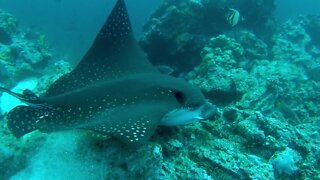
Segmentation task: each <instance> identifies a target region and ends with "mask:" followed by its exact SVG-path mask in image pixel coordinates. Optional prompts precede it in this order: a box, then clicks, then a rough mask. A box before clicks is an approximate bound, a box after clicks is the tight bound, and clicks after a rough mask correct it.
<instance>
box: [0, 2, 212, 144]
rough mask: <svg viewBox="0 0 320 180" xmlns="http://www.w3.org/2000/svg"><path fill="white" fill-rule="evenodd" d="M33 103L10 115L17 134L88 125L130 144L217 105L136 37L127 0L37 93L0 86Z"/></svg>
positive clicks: (199, 116) (203, 114) (198, 116)
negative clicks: (149, 54)
mask: <svg viewBox="0 0 320 180" xmlns="http://www.w3.org/2000/svg"><path fill="white" fill-rule="evenodd" d="M0 90H2V91H5V92H7V93H9V94H11V95H13V96H15V97H17V98H19V99H20V100H22V101H24V102H26V103H27V104H28V106H23V105H21V106H17V107H15V108H14V109H12V110H11V111H10V112H9V113H8V115H7V119H8V121H7V125H8V128H9V129H10V130H11V132H12V133H13V135H15V136H16V137H21V136H23V135H25V134H27V133H29V132H32V131H34V130H39V131H41V132H53V131H61V130H71V129H88V130H93V131H97V132H99V133H102V134H108V135H111V136H115V137H117V138H119V139H121V140H122V141H124V142H127V143H129V144H137V143H140V142H143V141H145V140H147V139H148V138H149V137H150V136H151V135H152V134H153V133H154V131H155V129H156V128H157V126H158V125H167V126H174V125H180V124H186V123H190V122H194V121H198V120H200V119H206V118H208V117H209V116H211V115H212V114H213V113H214V112H215V110H216V109H215V107H214V106H213V105H211V104H209V103H207V102H206V100H205V98H204V96H203V94H202V93H201V91H200V90H199V89H198V88H197V87H195V86H193V85H190V84H188V83H187V82H185V81H184V80H181V79H178V78H174V77H171V76H169V75H167V74H161V73H160V72H159V71H158V70H157V69H156V68H155V67H153V66H152V65H151V64H150V63H149V61H148V60H147V59H146V57H145V56H144V54H143V53H142V51H141V50H140V48H139V47H138V44H137V42H136V41H135V40H134V37H133V33H132V30H131V25H130V22H129V17H128V14H127V10H126V7H125V4H124V0H118V1H117V3H116V5H115V7H114V8H113V10H112V12H111V14H110V15H109V17H108V19H107V21H106V22H105V24H104V25H103V27H102V28H101V30H100V32H99V33H98V35H97V37H96V39H95V41H94V43H93V45H92V46H91V48H90V49H89V50H88V52H87V53H86V55H85V56H84V57H83V59H82V60H81V61H80V63H79V64H78V65H77V66H76V68H75V69H74V70H73V71H71V72H70V73H68V74H66V75H64V76H62V77H61V78H60V79H58V80H57V81H55V82H54V83H53V84H52V85H51V86H50V87H49V89H48V90H47V91H46V93H45V94H44V95H43V96H41V97H37V96H36V95H35V94H33V93H32V92H31V91H29V90H25V91H24V93H23V94H17V93H14V92H11V91H10V90H8V89H4V88H0Z"/></svg>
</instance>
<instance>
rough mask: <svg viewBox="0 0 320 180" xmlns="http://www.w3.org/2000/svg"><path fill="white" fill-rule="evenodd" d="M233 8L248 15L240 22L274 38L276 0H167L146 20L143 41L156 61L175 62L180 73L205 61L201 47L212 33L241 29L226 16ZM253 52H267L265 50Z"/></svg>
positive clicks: (261, 53) (244, 15)
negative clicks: (201, 56)
mask: <svg viewBox="0 0 320 180" xmlns="http://www.w3.org/2000/svg"><path fill="white" fill-rule="evenodd" d="M229 8H236V9H237V10H239V11H240V12H241V15H242V16H243V17H244V18H245V20H244V21H242V22H240V23H239V26H241V27H242V28H245V29H247V30H249V31H253V32H254V33H255V34H258V35H259V37H262V38H263V39H270V37H271V35H272V32H274V30H273V29H274V24H273V23H272V22H273V21H274V20H273V11H274V9H275V6H274V1H273V0H261V1H252V0H244V1H233V0H188V1H185V0H177V1H170V0H167V1H164V3H163V4H162V5H161V6H160V7H159V9H158V10H157V11H156V12H155V13H154V14H153V15H152V16H151V18H150V19H149V21H148V22H147V23H146V24H145V26H144V31H145V33H144V34H143V36H142V38H141V40H140V44H141V46H142V48H143V49H144V50H145V51H146V52H147V55H148V58H149V60H150V61H151V62H152V63H153V64H156V65H168V66H171V67H172V68H174V69H175V70H176V71H177V72H176V74H179V73H181V72H183V73H185V72H188V71H190V70H192V69H193V67H194V66H197V65H199V64H200V63H201V58H200V56H199V54H200V51H201V49H202V48H203V47H204V45H205V44H206V41H207V40H208V39H209V38H210V37H212V36H217V35H219V34H222V33H226V32H227V31H230V30H232V31H235V32H236V31H237V29H235V30H233V29H232V27H231V25H230V24H228V22H227V20H226V15H227V12H228V11H229ZM232 33H233V32H231V33H230V34H232ZM251 54H252V55H255V56H263V55H264V52H262V51H261V52H260V51H259V53H257V52H251Z"/></svg>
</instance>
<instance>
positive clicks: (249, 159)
mask: <svg viewBox="0 0 320 180" xmlns="http://www.w3.org/2000/svg"><path fill="white" fill-rule="evenodd" d="M248 2H250V3H251V6H247V4H246V3H248ZM233 3H240V4H241V3H244V5H243V7H242V6H239V9H240V8H246V7H250V8H251V7H252V6H253V7H255V9H253V11H252V12H248V11H244V10H243V9H241V11H242V12H244V15H246V14H249V13H256V14H255V15H254V17H253V16H252V15H251V16H252V18H253V19H250V20H248V22H247V23H246V22H243V24H242V25H241V26H243V27H245V28H244V29H241V30H237V33H236V35H232V34H230V33H225V34H220V33H221V32H224V31H225V30H226V29H228V28H230V27H228V26H227V24H225V22H222V21H224V17H223V16H221V14H220V13H219V12H220V11H223V9H224V8H225V7H230V6H231V5H232V4H233ZM268 3H270V4H271V5H270V4H269V5H268ZM272 4H273V1H254V2H252V1H249V0H247V1H241V2H238V1H237V2H235V1H228V0H220V1H217V0H216V1H205V0H190V1H180V0H178V1H172V2H171V1H170V2H169V1H165V3H164V5H163V6H162V7H160V8H159V10H158V11H157V12H156V13H155V14H154V15H153V18H151V20H150V21H149V23H148V24H147V25H146V34H145V36H144V37H143V39H142V41H141V44H142V45H143V46H144V48H145V49H146V50H147V52H148V53H149V54H148V56H150V57H151V59H152V61H153V63H155V64H162V63H163V64H169V65H171V66H174V67H175V68H176V69H178V70H179V71H180V70H181V69H180V68H182V69H183V68H185V69H188V68H186V67H189V68H191V67H192V66H193V65H195V64H199V65H198V66H197V67H196V68H194V69H193V70H192V71H191V72H189V73H188V74H187V75H186V77H187V78H188V81H189V82H190V83H193V84H195V85H197V86H199V87H200V88H201V89H202V90H203V91H204V92H205V95H206V96H207V97H208V99H209V101H212V102H213V103H214V104H216V105H218V106H219V113H218V114H217V115H216V117H214V118H213V119H209V120H205V121H202V122H198V123H195V124H190V125H186V126H180V127H174V128H166V127H160V128H158V129H157V132H156V133H155V134H154V136H153V137H152V139H151V140H150V142H147V143H146V144H144V145H142V146H139V147H134V148H132V147H127V146H126V145H124V144H121V143H119V142H118V141H116V140H114V139H113V138H111V137H108V136H101V135H97V134H95V133H94V132H87V131H81V130H77V131H65V132H58V133H51V134H43V133H40V132H33V133H30V134H28V135H27V136H24V137H23V138H21V139H16V138H14V137H12V135H11V134H10V132H8V130H7V129H6V127H5V126H1V127H0V134H1V137H3V138H1V139H0V179H8V178H12V179H36V178H38V179H41V178H44V177H46V178H48V179H50V178H55V179H138V178H139V179H294V178H295V179H319V178H320V176H319V172H320V168H319V163H320V162H319V159H320V132H319V121H320V107H319V102H320V82H319V81H320V79H319V73H320V66H319V62H320V61H319V56H320V53H319V52H320V43H319V32H320V23H319V22H320V18H319V16H311V15H309V16H300V17H298V18H296V19H293V20H289V21H288V22H286V23H284V25H283V26H281V27H280V28H279V29H278V31H277V32H272V33H274V34H273V38H272V39H271V38H270V39H265V38H264V37H262V36H261V35H260V34H261V33H262V32H264V30H266V29H268V26H267V25H268V23H269V21H271V20H272V18H270V16H271V14H272V8H270V7H272ZM256 6H258V7H259V8H258V7H256ZM212 8H213V9H212ZM257 11H259V13H257ZM260 11H262V12H261V13H260ZM209 12H210V13H212V14H211V15H212V16H210V17H208V19H206V17H205V16H204V14H203V13H209ZM222 14H223V13H222ZM262 14H267V15H268V17H269V18H265V17H264V16H262ZM220 16H221V17H220ZM246 16H248V15H246ZM251 16H249V17H251ZM190 17H193V18H194V19H193V18H190ZM215 17H217V19H216V20H213V19H214V18H215ZM219 18H220V20H219ZM186 19H187V20H189V21H186ZM254 19H256V21H255V20H254ZM181 22H183V23H184V24H183V23H181ZM208 22H211V23H212V24H210V23H208ZM201 23H207V26H206V27H204V25H203V24H201ZM255 23H261V24H263V25H265V26H259V28H260V29H257V28H258V26H256V28H253V26H254V24H255ZM173 24H174V25H175V26H173ZM216 24H218V25H219V26H215V25H216ZM215 28H216V29H215ZM261 28H262V29H261ZM0 29H1V28H0ZM16 31H17V30H15V31H14V32H13V34H11V32H10V33H7V34H10V37H12V38H11V39H12V42H11V43H9V44H5V43H1V49H0V50H1V55H0V57H3V58H1V59H0V63H3V64H5V65H6V66H0V68H3V69H4V70H6V71H7V70H10V67H7V66H9V65H11V66H12V67H13V68H16V69H15V70H14V71H18V72H17V73H19V72H20V71H21V69H23V67H22V66H21V63H22V64H23V63H25V64H27V65H29V66H30V67H31V68H33V70H35V69H37V68H36V66H34V65H33V64H38V63H37V62H38V60H37V57H38V56H40V55H39V54H38V53H41V51H33V50H32V49H33V47H34V46H32V43H31V42H27V40H26V39H25V38H24V36H22V35H21V34H23V33H17V32H16ZM5 32H9V31H7V30H6V31H5ZM19 34H20V35H19ZM201 35H203V36H201ZM268 36H269V35H268ZM18 38H20V39H21V40H18ZM44 38H45V37H44V36H41V37H39V39H38V40H39V41H38V40H37V41H38V42H39V43H40V44H42V45H41V46H42V47H43V46H45V42H44ZM270 41H271V43H270ZM13 44H18V45H19V47H20V48H21V49H20V50H15V51H18V52H19V54H27V55H25V56H27V57H33V58H34V59H33V58H31V59H30V58H27V57H25V58H21V56H16V58H12V57H11V56H10V54H11V53H12V52H11V50H12V49H15V48H13V47H16V46H13ZM22 44H24V46H23V45H22ZM33 44H34V43H33ZM29 45H30V47H29ZM164 47H165V48H164ZM17 49H19V48H17ZM25 49H27V50H25ZM159 49H160V50H159ZM22 51H24V53H22ZM157 53H159V54H157ZM160 53H161V54H160ZM8 54H9V55H8ZM18 57H20V58H18ZM178 57H179V58H178ZM194 57H196V60H195V61H194ZM156 58H158V59H156ZM162 58H167V59H166V60H164V61H161V60H160V59H162ZM172 59H177V60H183V62H182V63H181V61H180V62H179V61H171V60H172ZM11 62H19V63H11ZM41 62H42V61H41V60H40V64H41ZM195 62H196V63H195ZM10 63H11V64H10ZM170 63H171V64H170ZM180 65H181V67H180ZM13 68H11V70H12V69H13ZM69 71H70V65H69V64H68V63H66V62H65V61H56V62H55V63H52V66H50V68H49V69H47V70H46V73H47V74H46V75H44V74H41V77H40V78H39V77H38V79H39V82H41V83H38V84H37V87H36V88H35V92H37V93H39V94H41V93H43V92H44V91H45V89H46V88H47V87H48V86H49V85H50V84H51V83H52V82H53V81H54V80H55V79H57V78H58V77H60V76H61V75H63V74H65V73H67V72H69ZM0 72H1V73H2V72H5V71H2V69H1V71H0ZM10 73H12V74H14V73H13V72H10ZM12 74H9V75H8V76H11V75H12ZM29 75H30V73H29ZM0 76H1V77H5V76H3V75H0ZM13 77H16V76H13ZM15 80H18V78H16V79H15ZM4 82H5V83H9V84H10V81H8V80H7V81H5V80H4ZM1 83H3V82H1ZM0 100H1V99H0ZM1 103H3V102H1ZM0 122H1V123H4V122H5V119H4V117H3V116H0Z"/></svg>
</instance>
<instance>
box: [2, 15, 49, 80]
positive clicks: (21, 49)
mask: <svg viewBox="0 0 320 180" xmlns="http://www.w3.org/2000/svg"><path fill="white" fill-rule="evenodd" d="M37 38H39V37H38V36H37ZM37 38H36V39H28V38H26V33H25V32H22V31H20V30H19V29H18V26H17V20H16V19H15V18H14V17H13V16H12V15H11V14H9V13H6V12H4V11H2V10H0V64H1V67H0V68H1V72H0V78H1V81H2V82H3V83H5V84H6V85H7V86H12V85H14V83H15V82H17V81H19V80H22V79H24V78H27V77H30V76H38V75H40V74H41V73H42V72H43V69H45V68H46V67H47V65H48V63H49V60H50V59H51V53H50V52H49V48H48V47H47V46H46V45H45V44H44V43H40V42H39V41H38V40H39V39H37ZM9 77H10V78H9Z"/></svg>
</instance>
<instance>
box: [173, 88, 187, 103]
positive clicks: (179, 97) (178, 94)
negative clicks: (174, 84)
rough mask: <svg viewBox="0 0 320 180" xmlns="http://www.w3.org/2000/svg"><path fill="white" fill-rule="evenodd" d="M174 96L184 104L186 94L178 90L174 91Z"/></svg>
mask: <svg viewBox="0 0 320 180" xmlns="http://www.w3.org/2000/svg"><path fill="white" fill-rule="evenodd" d="M174 97H175V98H176V100H177V101H178V102H179V103H180V104H185V103H186V96H185V94H183V93H182V92H180V91H176V92H174Z"/></svg>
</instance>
